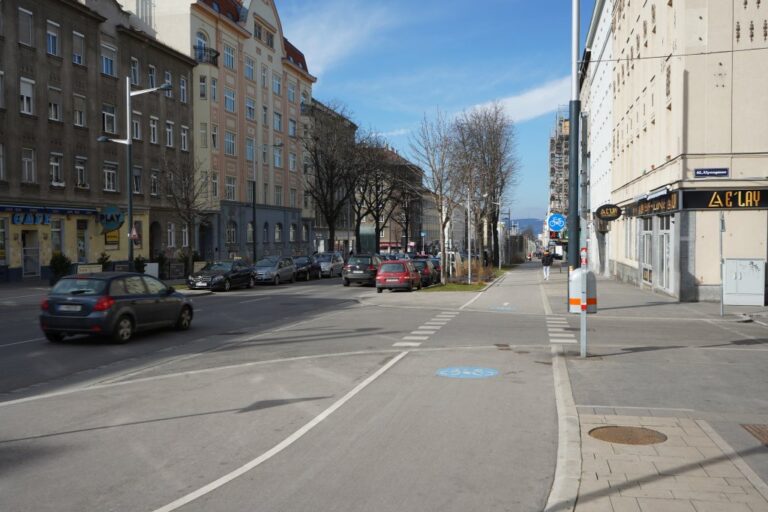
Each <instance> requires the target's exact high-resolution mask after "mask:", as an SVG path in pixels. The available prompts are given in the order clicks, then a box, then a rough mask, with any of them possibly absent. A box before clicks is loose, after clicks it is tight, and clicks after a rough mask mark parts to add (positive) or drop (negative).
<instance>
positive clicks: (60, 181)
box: [48, 153, 64, 187]
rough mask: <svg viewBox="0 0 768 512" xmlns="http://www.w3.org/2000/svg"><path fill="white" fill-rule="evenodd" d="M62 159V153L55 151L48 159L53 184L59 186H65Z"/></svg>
mask: <svg viewBox="0 0 768 512" xmlns="http://www.w3.org/2000/svg"><path fill="white" fill-rule="evenodd" d="M61 161H62V157H61V155H59V154H54V153H51V158H50V160H48V174H49V175H50V178H51V185H54V186H59V187H63V186H64V178H63V176H62V173H61Z"/></svg>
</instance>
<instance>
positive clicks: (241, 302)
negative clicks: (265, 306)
mask: <svg viewBox="0 0 768 512" xmlns="http://www.w3.org/2000/svg"><path fill="white" fill-rule="evenodd" d="M268 298H269V297H259V298H258V299H250V300H241V301H240V304H248V303H249V302H259V301H260V300H267V299H268Z"/></svg>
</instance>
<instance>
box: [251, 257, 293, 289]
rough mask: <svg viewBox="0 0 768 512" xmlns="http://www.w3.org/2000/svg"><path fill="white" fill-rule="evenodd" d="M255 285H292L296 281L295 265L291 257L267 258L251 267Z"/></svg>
mask: <svg viewBox="0 0 768 512" xmlns="http://www.w3.org/2000/svg"><path fill="white" fill-rule="evenodd" d="M253 278H254V280H255V281H256V282H257V283H272V284H274V285H278V284H280V283H292V282H294V281H295V280H296V265H294V263H293V258H291V257H279V256H268V257H266V258H264V259H262V260H259V261H257V262H256V264H255V265H254V266H253Z"/></svg>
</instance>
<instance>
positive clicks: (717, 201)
mask: <svg viewBox="0 0 768 512" xmlns="http://www.w3.org/2000/svg"><path fill="white" fill-rule="evenodd" d="M683 207H684V208H685V209H686V210H746V209H755V208H768V189H724V190H723V189H718V190H685V191H683Z"/></svg>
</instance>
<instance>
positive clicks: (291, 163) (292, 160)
mask: <svg viewBox="0 0 768 512" xmlns="http://www.w3.org/2000/svg"><path fill="white" fill-rule="evenodd" d="M288 169H289V170H291V171H294V172H295V171H296V153H288Z"/></svg>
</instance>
